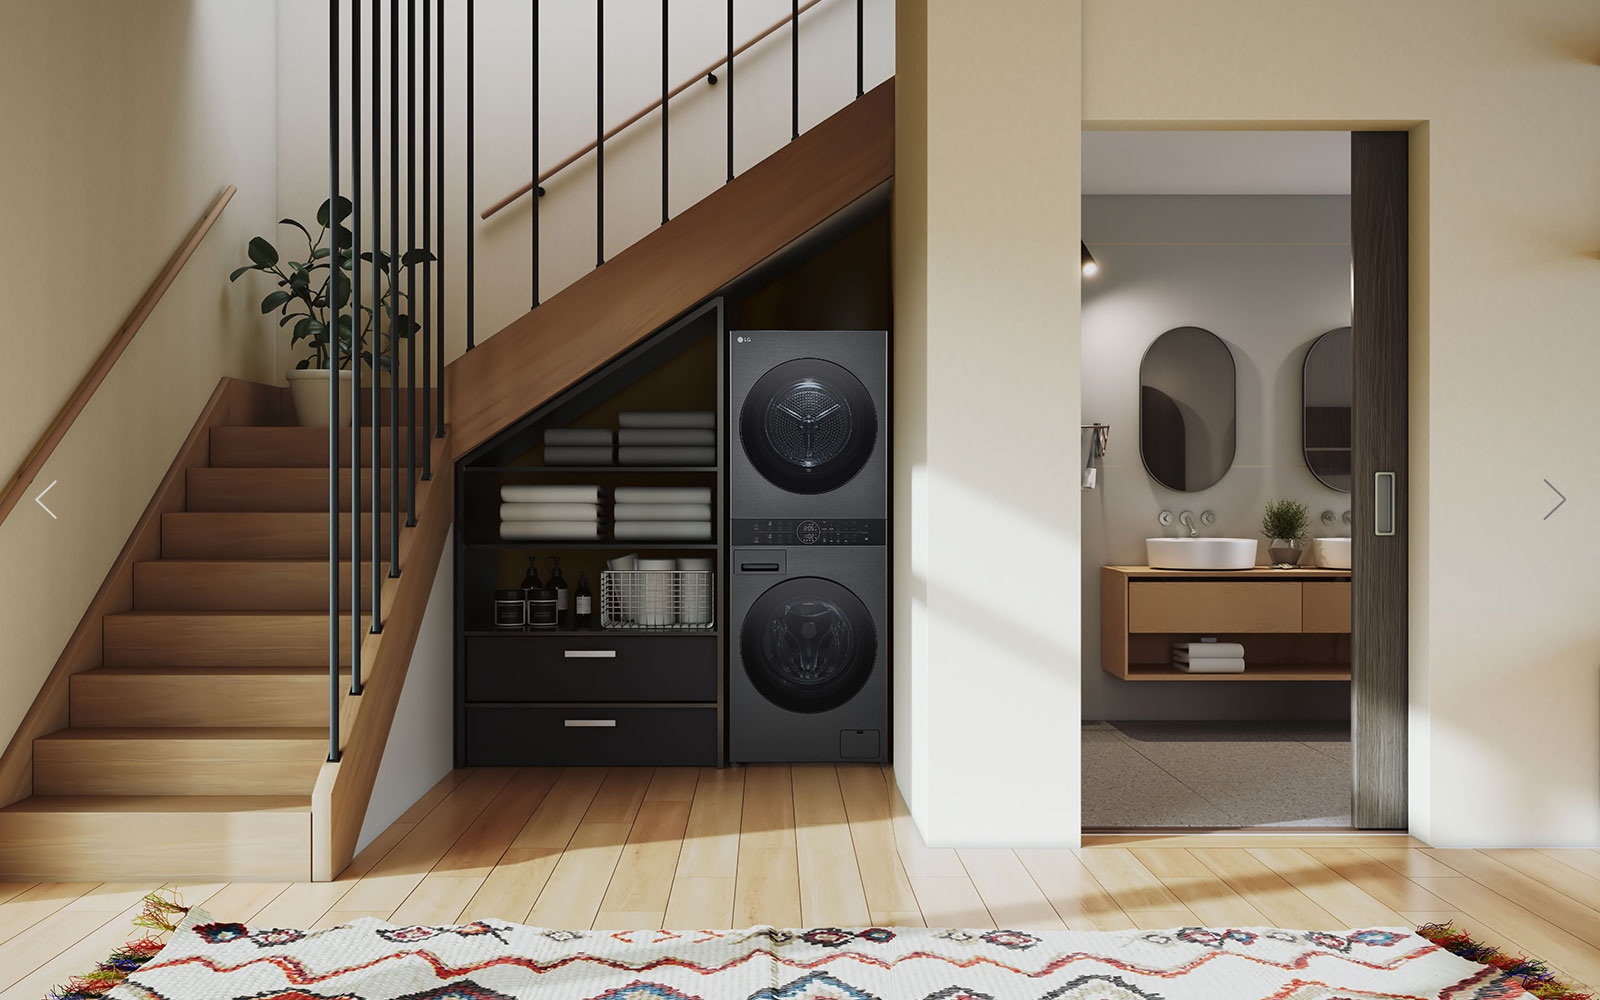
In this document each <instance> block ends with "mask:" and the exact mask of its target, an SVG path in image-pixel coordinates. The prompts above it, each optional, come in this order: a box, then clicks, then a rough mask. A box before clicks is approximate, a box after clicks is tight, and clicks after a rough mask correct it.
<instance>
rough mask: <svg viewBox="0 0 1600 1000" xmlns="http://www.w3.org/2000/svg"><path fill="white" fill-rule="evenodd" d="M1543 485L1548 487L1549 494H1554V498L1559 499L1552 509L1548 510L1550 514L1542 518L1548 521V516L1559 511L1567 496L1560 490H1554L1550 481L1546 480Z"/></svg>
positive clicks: (1553, 485)
mask: <svg viewBox="0 0 1600 1000" xmlns="http://www.w3.org/2000/svg"><path fill="white" fill-rule="evenodd" d="M1544 484H1545V485H1546V486H1548V487H1550V492H1552V493H1554V494H1555V495H1556V496H1558V497H1560V498H1561V499H1560V501H1558V502H1557V503H1556V505H1555V506H1554V507H1551V508H1550V513H1549V514H1546V515H1545V516H1544V518H1543V520H1546V521H1548V520H1550V514H1554V513H1555V512H1556V511H1558V510H1560V509H1561V505H1562V504H1564V503H1566V502H1567V495H1566V494H1565V493H1562V492H1561V491H1560V490H1558V489H1556V488H1555V484H1553V483H1552V482H1550V480H1548V479H1546V480H1545V481H1544Z"/></svg>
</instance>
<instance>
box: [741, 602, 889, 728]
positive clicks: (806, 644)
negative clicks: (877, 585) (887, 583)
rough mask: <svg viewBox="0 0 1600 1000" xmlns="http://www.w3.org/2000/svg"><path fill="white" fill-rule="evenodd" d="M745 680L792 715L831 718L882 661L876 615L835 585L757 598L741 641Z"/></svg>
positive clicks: (855, 693) (746, 622)
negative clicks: (817, 714) (828, 714)
mask: <svg viewBox="0 0 1600 1000" xmlns="http://www.w3.org/2000/svg"><path fill="white" fill-rule="evenodd" d="M739 643H740V652H741V653H742V655H741V657H740V659H741V660H742V661H743V663H744V670H745V674H746V675H747V676H748V677H749V678H750V683H751V684H752V685H753V686H754V687H755V689H756V690H757V691H759V692H760V693H761V695H762V697H764V698H766V699H767V700H768V701H770V702H772V703H773V704H774V705H777V706H778V707H779V708H784V709H788V710H789V711H791V712H826V711H828V710H829V709H834V708H838V707H839V706H840V705H843V704H845V703H846V702H848V701H849V700H850V699H851V698H854V697H855V696H856V695H857V694H859V693H860V692H861V688H862V686H863V685H865V684H866V682H867V678H868V677H870V676H871V675H872V667H873V664H874V663H875V662H876V661H877V651H878V636H877V630H876V629H874V628H873V625H872V616H871V615H870V614H869V613H868V611H867V608H866V605H864V604H862V603H861V601H860V599H859V598H857V597H856V595H854V594H852V593H851V592H850V591H849V590H847V589H845V588H844V587H841V586H840V585H838V584H837V583H834V582H833V581H832V580H824V579H822V578H820V577H809V576H808V577H796V578H794V579H790V580H784V581H783V582H782V583H779V584H777V585H776V586H774V587H772V588H771V589H770V590H768V591H767V592H766V593H764V594H762V595H761V596H760V597H759V598H757V599H756V601H755V603H754V604H752V605H751V606H750V610H749V611H748V612H747V613H746V614H745V617H744V624H743V626H742V628H741V630H740V636H739Z"/></svg>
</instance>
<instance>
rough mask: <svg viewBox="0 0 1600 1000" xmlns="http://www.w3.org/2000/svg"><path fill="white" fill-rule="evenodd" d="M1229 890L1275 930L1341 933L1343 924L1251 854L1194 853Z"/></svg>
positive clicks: (1220, 850)
mask: <svg viewBox="0 0 1600 1000" xmlns="http://www.w3.org/2000/svg"><path fill="white" fill-rule="evenodd" d="M1193 853H1194V856H1195V857H1197V858H1199V859H1200V860H1201V861H1202V862H1203V863H1204V864H1205V866H1206V867H1207V868H1210V869H1211V870H1212V871H1213V872H1215V873H1216V874H1217V875H1218V876H1219V877H1220V878H1221V879H1222V881H1223V882H1225V883H1227V885H1228V887H1229V888H1230V889H1232V890H1233V891H1234V892H1237V893H1238V894H1239V895H1240V896H1242V897H1244V898H1245V900H1247V901H1248V902H1249V903H1250V905H1251V906H1254V907H1255V908H1256V909H1258V910H1260V911H1261V912H1262V914H1264V915H1265V916H1266V918H1267V920H1268V921H1269V922H1270V923H1271V924H1272V925H1273V926H1275V927H1285V928H1288V929H1290V930H1311V931H1316V930H1324V931H1326V930H1339V929H1342V928H1343V926H1344V924H1343V923H1342V922H1341V921H1340V920H1339V918H1338V917H1335V916H1334V915H1333V914H1331V913H1329V912H1328V911H1327V910H1325V909H1323V908H1322V907H1320V906H1318V905H1317V904H1316V903H1314V902H1312V901H1311V900H1310V899H1308V898H1306V896H1305V895H1303V894H1302V893H1301V892H1300V890H1298V889H1296V888H1295V887H1294V886H1292V885H1290V884H1289V883H1288V882H1285V881H1284V880H1283V878H1282V877H1281V876H1279V875H1278V874H1277V873H1276V872H1274V871H1272V870H1271V869H1269V868H1268V867H1267V866H1266V865H1264V864H1262V863H1261V862H1260V861H1257V860H1256V859H1255V858H1253V857H1251V856H1250V854H1249V853H1248V852H1245V851H1238V850H1231V849H1199V850H1196V851H1194V852H1193Z"/></svg>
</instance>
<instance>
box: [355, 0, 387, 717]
mask: <svg viewBox="0 0 1600 1000" xmlns="http://www.w3.org/2000/svg"><path fill="white" fill-rule="evenodd" d="M358 2H359V0H358ZM382 247H383V0H373V3H372V325H371V327H370V329H369V332H368V334H367V336H368V341H369V343H370V345H371V346H370V348H369V350H370V351H371V353H372V454H371V455H369V456H368V461H369V462H370V463H371V465H372V523H371V524H370V525H368V528H367V530H368V532H369V536H368V537H369V539H370V543H369V546H368V548H369V550H370V551H368V553H367V558H368V559H370V560H372V580H371V588H372V624H371V625H370V626H369V630H370V631H371V632H372V634H373V635H378V634H379V633H381V632H382V631H383V508H382V496H383V466H382V461H383V449H382V448H381V447H380V446H379V437H380V435H382V433H383V416H382V411H381V410H380V409H379V408H378V406H379V402H380V401H381V399H382V397H383V378H382V373H383V354H382V352H383V320H382V316H383V267H382V266H381V265H380V264H379V263H378V261H379V259H380V255H381V254H382V252H383V250H382ZM391 451H392V449H391ZM389 461H390V462H393V461H394V455H393V454H391V455H390V456H389ZM350 531H351V533H352V534H353V535H359V534H360V533H361V522H360V521H359V520H357V521H356V522H354V523H353V524H351V525H350ZM350 693H351V694H360V693H361V665H360V664H359V663H357V664H356V665H355V666H353V667H352V668H351V670H350Z"/></svg>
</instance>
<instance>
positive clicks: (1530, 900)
mask: <svg viewBox="0 0 1600 1000" xmlns="http://www.w3.org/2000/svg"><path fill="white" fill-rule="evenodd" d="M1425 853H1426V854H1427V855H1428V856H1429V857H1431V858H1433V859H1434V860H1435V861H1439V862H1441V863H1443V864H1446V865H1449V866H1450V867H1451V868H1454V869H1455V870H1456V871H1458V872H1460V873H1461V874H1463V875H1466V876H1467V877H1469V878H1471V879H1472V880H1473V881H1474V882H1476V883H1478V884H1479V885H1481V886H1484V887H1485V888H1487V889H1491V890H1493V891H1494V892H1497V893H1499V894H1500V895H1502V896H1504V897H1505V898H1507V899H1509V900H1511V901H1512V902H1513V903H1516V904H1517V905H1518V906H1522V907H1525V908H1526V909H1528V910H1531V911H1533V912H1534V913H1537V914H1539V915H1540V916H1541V917H1544V918H1545V919H1547V920H1549V921H1550V922H1551V923H1553V924H1555V925H1556V926H1558V927H1561V928H1563V929H1564V930H1567V931H1570V932H1571V933H1572V934H1573V935H1575V936H1576V937H1578V938H1579V939H1580V940H1582V941H1586V942H1588V943H1589V944H1590V945H1593V946H1595V947H1597V948H1600V910H1595V909H1594V908H1592V907H1590V906H1585V905H1584V904H1583V903H1580V902H1578V900H1576V899H1574V898H1572V897H1571V896H1569V895H1567V894H1566V893H1565V892H1562V891H1560V890H1557V889H1553V888H1551V887H1550V886H1548V885H1545V884H1544V883H1543V882H1539V881H1537V880H1535V879H1533V878H1529V877H1527V876H1526V875H1524V874H1523V873H1521V872H1519V871H1517V869H1515V868H1512V867H1510V866H1508V865H1505V864H1502V863H1501V862H1499V861H1497V860H1495V859H1494V858H1491V857H1489V856H1488V855H1486V854H1483V853H1481V852H1479V851H1448V852H1446V851H1436V850H1432V849H1429V850H1427V851H1426V852H1425ZM1589 902H1592V903H1594V904H1595V905H1596V906H1600V898H1592V897H1591V898H1590V900H1589Z"/></svg>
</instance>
